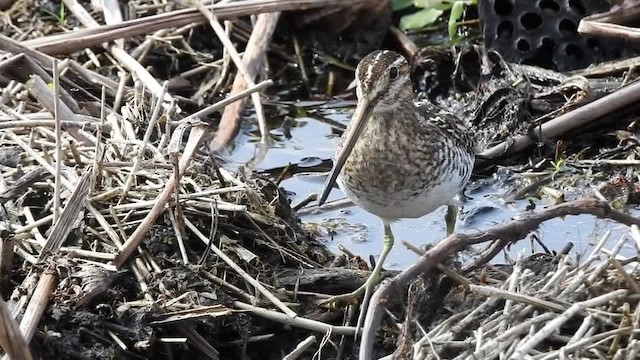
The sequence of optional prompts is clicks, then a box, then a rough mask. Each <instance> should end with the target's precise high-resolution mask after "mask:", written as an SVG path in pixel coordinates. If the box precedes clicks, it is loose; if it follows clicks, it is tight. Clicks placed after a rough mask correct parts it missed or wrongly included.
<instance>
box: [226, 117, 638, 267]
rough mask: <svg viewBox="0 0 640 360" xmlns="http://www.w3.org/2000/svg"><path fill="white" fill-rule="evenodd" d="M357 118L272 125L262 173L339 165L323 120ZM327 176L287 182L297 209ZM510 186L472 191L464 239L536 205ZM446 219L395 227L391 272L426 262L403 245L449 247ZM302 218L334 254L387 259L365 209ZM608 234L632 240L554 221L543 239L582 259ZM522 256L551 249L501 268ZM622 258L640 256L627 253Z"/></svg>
mask: <svg viewBox="0 0 640 360" xmlns="http://www.w3.org/2000/svg"><path fill="white" fill-rule="evenodd" d="M350 111H351V110H350V109H349V108H344V109H322V108H317V109H315V111H311V112H307V114H310V115H307V116H304V117H293V118H292V117H290V116H282V117H281V118H276V119H271V121H270V123H271V124H270V127H271V135H272V138H273V139H274V144H273V145H272V146H271V147H270V148H269V150H268V152H267V155H266V157H265V158H264V159H263V160H262V161H261V162H260V163H258V164H257V166H256V167H255V168H256V170H267V169H272V168H277V167H284V166H286V165H287V164H290V163H291V164H305V165H308V166H313V165H315V164H316V163H319V162H320V159H329V158H331V157H332V156H333V153H334V151H335V148H336V146H337V144H338V141H339V138H338V136H337V135H335V134H334V132H333V131H332V128H331V126H330V125H329V124H327V122H326V121H321V120H320V119H321V118H323V117H324V118H328V119H330V120H334V121H336V122H338V123H341V124H344V125H346V124H348V122H349V120H350V115H351V113H350ZM291 113H296V111H292V112H291ZM314 116H315V117H314ZM256 134H257V126H256V125H255V124H253V125H249V126H248V127H247V128H245V129H243V131H242V134H241V135H240V137H239V139H238V141H237V144H239V145H238V146H237V148H236V149H235V150H234V151H233V153H232V154H231V156H232V158H233V161H234V162H236V163H239V164H242V163H246V162H248V161H250V160H251V159H252V157H253V156H254V155H255V153H256V151H257V148H256V140H257V138H256ZM324 175H325V174H323V173H317V172H316V173H298V174H295V175H294V176H293V177H290V178H288V179H286V180H284V181H282V183H281V186H282V187H283V188H284V189H285V190H286V191H287V192H288V193H289V194H290V198H291V201H292V204H296V203H298V202H299V201H301V200H302V199H304V198H305V197H306V196H308V195H309V194H310V193H319V192H320V191H321V190H322V186H323V183H324V180H325V176H324ZM509 183H510V182H509V181H508V179H506V181H505V177H504V176H502V177H501V178H500V179H499V180H498V179H497V177H495V178H488V179H479V180H475V181H473V182H472V183H471V184H469V185H468V187H467V190H466V192H465V195H466V196H465V199H463V200H460V203H461V205H462V209H461V211H460V214H459V218H458V222H457V225H456V231H458V232H474V231H476V230H483V229H489V228H491V227H493V226H495V225H497V224H500V223H504V222H507V221H509V220H511V219H513V218H516V217H518V216H520V215H521V214H523V213H524V212H525V211H526V207H527V206H528V205H530V203H529V201H528V200H522V201H518V202H516V203H510V204H505V203H504V201H503V200H502V198H503V197H502V195H503V194H505V193H507V192H508V191H510V190H512V189H511V188H510V186H511V185H509ZM341 198H344V194H342V192H341V191H340V190H339V189H338V188H336V189H334V190H333V191H332V193H331V196H330V197H329V201H331V200H336V199H341ZM550 202H551V200H548V201H545V200H539V201H537V202H536V207H537V208H538V209H540V208H542V207H544V206H545V205H548V204H550ZM445 212H446V208H445V207H441V208H440V209H438V210H436V211H434V212H433V213H431V214H428V215H426V216H424V217H422V218H420V219H404V220H401V221H398V222H397V223H395V224H394V225H392V229H393V231H394V235H395V238H396V244H395V246H394V248H393V250H392V252H391V253H390V255H389V257H388V260H387V262H386V264H385V265H386V266H385V268H388V269H403V268H406V267H407V266H409V265H411V264H412V263H413V262H414V261H415V260H416V259H417V258H418V255H416V254H415V253H414V252H412V251H411V250H409V249H407V248H406V247H405V246H403V245H402V243H401V242H402V241H403V240H404V241H408V242H410V243H412V244H413V245H415V246H417V247H424V246H425V245H429V244H434V243H435V242H437V241H439V240H440V239H442V238H443V237H444V236H445V233H446V227H445V222H444V216H445ZM301 218H302V220H303V221H304V222H305V223H307V224H309V225H310V226H312V228H314V229H316V230H317V234H318V235H319V236H321V238H323V239H324V240H325V241H326V244H327V246H329V247H330V248H331V249H332V250H333V251H338V250H337V247H338V245H339V244H342V245H344V246H345V247H346V248H348V249H349V250H350V251H351V252H353V253H354V254H356V255H359V256H361V257H363V258H365V259H368V258H369V256H370V255H374V256H376V257H377V256H378V255H379V254H380V250H381V239H382V225H381V223H380V221H379V220H378V219H377V218H376V217H375V216H373V215H371V214H369V213H367V212H365V211H363V210H362V209H360V208H358V207H357V206H354V205H351V206H343V207H340V208H332V209H328V210H320V209H317V208H315V209H314V208H313V206H312V207H311V208H310V209H305V210H304V211H302V212H301ZM607 230H611V236H610V240H609V242H608V246H609V248H610V247H611V246H612V245H613V244H612V243H613V242H615V241H617V239H619V237H620V236H622V235H623V234H625V233H626V229H625V227H623V226H621V225H618V224H615V223H612V222H610V221H607V220H599V219H595V218H593V217H591V216H586V215H582V216H571V217H567V218H565V219H554V220H551V221H548V222H546V223H544V224H543V225H542V227H541V228H540V231H539V232H538V233H537V235H538V237H539V239H540V240H541V242H543V243H544V244H545V245H546V247H547V248H548V249H549V250H552V251H553V250H555V251H559V250H560V249H562V248H563V247H564V246H565V244H566V243H567V242H573V244H574V247H573V250H572V253H571V254H572V255H573V256H574V257H576V256H584V255H585V254H586V253H587V252H588V251H590V249H591V247H592V246H593V245H594V244H595V243H597V242H598V241H599V240H600V238H601V237H602V236H603V235H604V234H605V233H606V232H607ZM478 250H481V248H479V249H478ZM518 251H524V252H525V255H527V254H531V253H534V252H543V251H544V249H543V248H542V247H541V246H540V245H539V244H538V243H537V242H535V241H532V240H531V239H525V240H522V241H520V242H518V243H517V244H515V245H513V246H511V247H510V249H509V251H508V252H507V254H501V255H500V256H498V257H497V258H496V260H495V261H497V262H504V261H505V257H506V256H510V257H514V258H515V256H516V255H517V252H518ZM622 253H623V254H624V253H635V249H628V251H624V250H623V252H622Z"/></svg>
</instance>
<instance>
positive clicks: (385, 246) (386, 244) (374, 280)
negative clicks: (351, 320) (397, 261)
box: [320, 222, 393, 323]
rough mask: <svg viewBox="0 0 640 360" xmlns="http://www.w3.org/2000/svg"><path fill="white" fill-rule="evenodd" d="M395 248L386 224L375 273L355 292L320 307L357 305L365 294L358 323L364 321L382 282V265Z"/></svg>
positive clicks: (323, 303)
mask: <svg viewBox="0 0 640 360" xmlns="http://www.w3.org/2000/svg"><path fill="white" fill-rule="evenodd" d="M392 247H393V234H392V233H391V226H389V224H387V223H386V222H384V239H383V241H382V253H381V254H380V259H378V262H377V263H376V266H375V268H374V269H373V272H371V275H369V278H368V279H367V281H366V282H365V283H364V284H363V285H362V286H360V287H359V288H358V289H356V290H355V291H353V292H350V293H348V294H343V295H338V296H332V297H330V298H329V299H327V300H324V301H322V302H321V303H320V305H330V306H339V305H342V304H357V303H358V301H359V300H360V296H362V294H363V293H364V294H365V298H364V301H363V303H362V304H363V307H362V311H361V312H360V318H358V323H360V322H361V321H362V320H364V317H363V314H364V310H365V308H366V306H367V305H368V303H369V299H370V298H371V295H372V293H373V289H374V288H375V286H376V285H377V284H378V282H380V273H381V272H382V265H383V264H384V260H385V259H386V258H387V255H388V254H389V251H391V248H392ZM361 318H362V319H361Z"/></svg>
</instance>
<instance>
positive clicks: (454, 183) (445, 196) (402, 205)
mask: <svg viewBox="0 0 640 360" xmlns="http://www.w3.org/2000/svg"><path fill="white" fill-rule="evenodd" d="M468 173H469V175H470V173H471V171H469V172H468ZM467 181H469V176H465V177H463V176H460V174H458V175H450V176H449V177H448V178H447V179H446V180H444V181H442V182H440V183H439V184H437V185H434V186H431V187H430V188H429V189H425V190H424V191H423V192H422V193H420V194H418V195H417V196H411V195H412V194H403V193H397V194H388V195H387V196H385V198H386V199H387V201H386V203H384V204H381V202H380V201H375V200H373V199H371V197H370V194H368V196H363V195H360V194H356V193H354V192H353V191H351V190H350V189H349V188H348V187H347V186H345V185H344V184H343V182H342V181H341V179H340V178H338V185H339V186H340V189H342V191H343V192H344V193H345V195H347V197H349V199H351V201H353V202H354V203H355V204H356V205H358V206H360V207H361V208H363V209H364V210H366V211H367V212H369V213H372V214H374V215H377V216H378V217H380V218H382V219H383V220H388V221H395V220H397V219H401V218H419V217H422V216H424V215H426V214H428V213H430V212H432V211H434V210H436V209H437V208H439V207H440V206H442V205H449V204H452V202H453V198H454V197H455V196H456V195H457V194H458V192H460V191H461V189H462V188H463V187H464V185H465V184H466V183H467ZM372 200H373V201H372Z"/></svg>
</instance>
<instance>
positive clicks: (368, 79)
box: [318, 51, 475, 324]
mask: <svg viewBox="0 0 640 360" xmlns="http://www.w3.org/2000/svg"><path fill="white" fill-rule="evenodd" d="M410 75H411V69H410V66H409V63H408V62H407V60H406V59H405V58H404V57H403V56H402V55H400V54H398V53H395V52H393V51H375V52H373V53H371V54H369V55H367V56H366V57H365V58H364V59H362V61H360V64H358V67H357V69H356V85H357V88H356V89H357V95H358V105H357V107H356V110H355V113H354V115H353V118H352V120H351V123H350V124H349V127H348V128H347V130H346V132H345V134H344V136H343V139H342V141H341V143H340V146H339V147H338V151H337V153H336V159H335V162H334V167H333V169H332V170H331V172H330V174H329V177H328V179H327V181H326V183H325V187H324V189H323V192H322V194H321V195H320V198H319V200H318V202H319V204H322V203H323V202H324V201H325V200H326V198H327V196H328V195H329V192H330V191H331V188H332V187H333V185H334V183H335V182H336V181H337V182H338V185H339V186H340V188H341V189H342V190H343V191H344V192H345V194H346V195H347V196H348V197H349V198H350V199H351V200H352V201H353V202H354V203H355V204H357V205H358V206H360V207H362V208H363V209H364V210H366V211H368V212H370V213H372V214H374V215H377V216H378V217H380V218H381V219H382V222H383V224H384V228H385V238H384V247H383V251H382V254H381V255H380V259H379V261H378V262H377V264H376V267H375V269H374V270H373V273H372V274H371V277H370V278H369V280H367V283H366V284H365V285H364V287H363V288H360V289H358V290H356V291H354V292H353V293H351V294H346V295H342V296H337V297H334V298H331V299H329V300H327V301H325V303H339V302H343V301H353V300H356V299H358V298H359V296H360V295H361V292H362V291H363V290H366V292H367V294H366V295H365V302H364V306H366V302H367V301H368V297H369V296H370V292H371V290H372V289H373V286H374V285H375V284H376V283H377V281H378V277H379V274H380V271H381V268H382V264H383V263H384V260H385V258H386V256H387V254H388V252H389V250H390V249H391V247H392V246H393V234H392V232H391V228H390V224H391V223H392V222H393V221H395V220H397V219H400V218H417V217H421V216H423V215H426V214H428V213H430V212H432V211H433V210H435V209H437V208H439V207H440V206H442V205H450V204H451V200H452V199H453V197H454V196H455V195H456V194H457V193H459V192H461V191H462V190H463V188H464V186H465V185H466V183H467V182H468V181H469V178H470V176H471V171H472V169H473V164H474V159H475V158H474V142H473V139H472V137H471V136H470V134H469V133H468V131H467V129H466V127H465V126H464V124H463V123H462V121H460V120H459V119H458V118H456V117H455V116H454V115H452V114H450V113H448V112H446V111H444V110H442V109H438V108H436V107H435V106H433V105H431V104H429V103H426V102H425V103H421V104H416V103H414V101H413V85H412V82H411V78H410ZM451 209H452V208H450V210H451ZM448 230H450V228H449V227H448ZM363 308H364V307H363ZM363 312H364V311H363ZM361 321H362V314H361V319H360V320H359V324H360V323H361Z"/></svg>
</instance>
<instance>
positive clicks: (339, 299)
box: [320, 274, 380, 309]
mask: <svg viewBox="0 0 640 360" xmlns="http://www.w3.org/2000/svg"><path fill="white" fill-rule="evenodd" d="M379 278H380V277H379V276H376V275H375V274H371V276H369V279H367V281H366V282H365V283H364V284H362V286H360V287H359V288H357V289H356V290H354V291H352V292H350V293H348V294H342V295H336V296H332V297H330V298H328V299H326V300H322V301H321V302H320V306H324V307H328V308H332V309H335V308H339V307H342V306H347V305H357V304H359V303H360V298H361V297H362V295H363V294H364V295H368V296H371V294H372V290H373V288H374V287H375V286H376V284H377V283H378V282H379ZM367 290H368V291H367ZM364 300H365V301H364V302H363V303H365V304H366V303H367V300H368V299H367V298H365V299H364Z"/></svg>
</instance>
